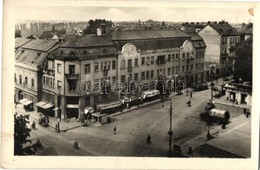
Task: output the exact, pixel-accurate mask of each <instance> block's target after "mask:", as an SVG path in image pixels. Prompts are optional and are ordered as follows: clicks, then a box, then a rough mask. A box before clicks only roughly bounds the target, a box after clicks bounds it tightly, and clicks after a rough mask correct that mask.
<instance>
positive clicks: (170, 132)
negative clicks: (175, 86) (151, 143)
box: [168, 99, 173, 155]
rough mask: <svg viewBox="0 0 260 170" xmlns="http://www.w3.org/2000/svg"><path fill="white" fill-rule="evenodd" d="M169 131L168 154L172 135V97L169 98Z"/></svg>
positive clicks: (170, 148)
mask: <svg viewBox="0 0 260 170" xmlns="http://www.w3.org/2000/svg"><path fill="white" fill-rule="evenodd" d="M169 113H170V131H169V132H168V134H169V136H170V141H169V155H171V153H172V135H173V131H172V99H170V110H169Z"/></svg>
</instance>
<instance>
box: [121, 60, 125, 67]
mask: <svg viewBox="0 0 260 170" xmlns="http://www.w3.org/2000/svg"><path fill="white" fill-rule="evenodd" d="M121 67H122V68H125V60H122V61H121Z"/></svg>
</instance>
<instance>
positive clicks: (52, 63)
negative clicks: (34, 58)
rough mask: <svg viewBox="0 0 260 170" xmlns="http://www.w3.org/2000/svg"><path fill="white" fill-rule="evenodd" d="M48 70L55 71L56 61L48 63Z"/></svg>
mask: <svg viewBox="0 0 260 170" xmlns="http://www.w3.org/2000/svg"><path fill="white" fill-rule="evenodd" d="M48 69H51V70H52V69H54V61H52V60H49V61H48Z"/></svg>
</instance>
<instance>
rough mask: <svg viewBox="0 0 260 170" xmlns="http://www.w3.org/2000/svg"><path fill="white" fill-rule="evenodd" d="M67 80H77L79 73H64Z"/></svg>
mask: <svg viewBox="0 0 260 170" xmlns="http://www.w3.org/2000/svg"><path fill="white" fill-rule="evenodd" d="M65 76H66V78H67V80H74V81H76V80H78V79H79V74H65Z"/></svg>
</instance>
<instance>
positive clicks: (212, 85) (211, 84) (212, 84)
mask: <svg viewBox="0 0 260 170" xmlns="http://www.w3.org/2000/svg"><path fill="white" fill-rule="evenodd" d="M213 76H214V74H213V73H212V72H211V83H210V86H211V101H213V87H214V83H213Z"/></svg>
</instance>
